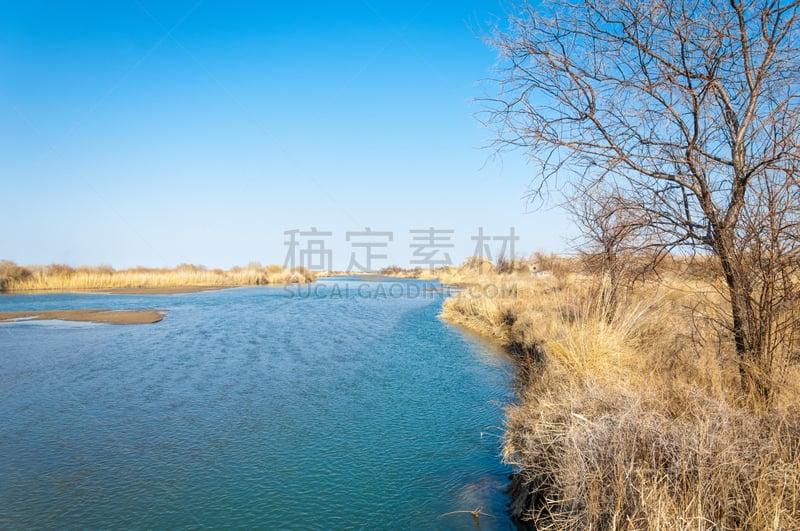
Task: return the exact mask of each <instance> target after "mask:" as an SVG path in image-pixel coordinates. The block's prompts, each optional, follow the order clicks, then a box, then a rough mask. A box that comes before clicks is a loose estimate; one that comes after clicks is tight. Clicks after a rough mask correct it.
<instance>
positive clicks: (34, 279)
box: [0, 260, 315, 292]
mask: <svg viewBox="0 0 800 531" xmlns="http://www.w3.org/2000/svg"><path fill="white" fill-rule="evenodd" d="M314 279H315V276H314V274H313V273H312V272H310V271H308V270H306V269H304V268H295V269H293V270H289V269H286V268H283V267H281V266H268V267H263V266H261V264H258V263H255V262H254V263H251V264H248V266H247V267H235V268H233V269H230V270H228V271H224V270H222V269H206V268H205V267H203V266H198V265H193V264H181V265H179V266H178V267H176V268H174V269H153V268H145V267H136V268H131V269H125V270H120V271H116V270H114V269H113V268H112V267H110V266H97V267H79V268H72V267H70V266H67V265H63V264H51V265H47V266H28V267H21V266H18V265H16V264H15V263H13V262H10V261H7V260H3V261H0V291H7V292H8V291H42V290H51V291H67V290H98V289H115V288H168V287H222V286H258V285H270V284H274V285H283V284H291V283H301V284H302V283H306V282H313V280H314Z"/></svg>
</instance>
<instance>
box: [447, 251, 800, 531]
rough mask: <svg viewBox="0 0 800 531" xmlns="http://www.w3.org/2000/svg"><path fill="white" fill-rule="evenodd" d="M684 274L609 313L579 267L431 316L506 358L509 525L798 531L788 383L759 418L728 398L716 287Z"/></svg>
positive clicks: (525, 280)
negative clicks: (510, 396)
mask: <svg viewBox="0 0 800 531" xmlns="http://www.w3.org/2000/svg"><path fill="white" fill-rule="evenodd" d="M562 265H564V264H562ZM689 269H690V268H688V267H686V266H685V265H682V264H679V263H672V264H671V265H670V266H668V267H666V268H664V269H663V270H662V271H661V274H660V276H658V277H655V278H653V279H650V280H648V281H646V282H640V283H636V284H635V285H633V286H632V287H631V288H630V289H629V290H626V292H625V295H624V297H623V299H622V301H621V304H620V306H619V307H618V308H617V309H616V310H615V311H613V312H611V311H609V309H608V308H606V307H605V306H604V303H603V300H602V298H600V297H598V293H600V292H601V290H599V289H598V283H599V282H600V281H599V280H598V279H599V276H598V275H592V274H591V272H587V271H584V272H580V271H579V268H578V267H572V268H570V267H564V269H562V271H560V272H559V273H558V274H553V275H542V276H532V275H530V274H528V275H513V274H512V275H509V274H498V273H496V272H493V273H492V272H490V273H485V274H484V275H483V276H478V275H474V276H473V278H472V279H471V280H472V281H474V282H477V283H484V284H486V283H495V284H501V283H509V282H511V283H514V284H515V286H516V289H515V290H505V291H503V290H499V289H494V290H487V289H486V288H485V286H484V287H483V288H481V289H472V290H470V289H466V290H464V291H463V292H461V293H460V294H457V295H454V296H453V297H451V298H450V299H448V300H447V301H445V303H444V307H443V311H442V315H443V318H444V319H446V320H448V321H450V322H453V323H457V324H459V325H463V326H465V327H468V328H470V329H472V330H475V331H477V332H479V333H482V334H484V335H487V336H490V337H493V338H495V339H496V340H497V341H499V342H500V343H501V344H503V345H505V346H507V347H508V348H509V349H512V350H513V351H514V352H516V353H517V354H518V355H519V363H520V367H521V369H522V370H521V371H520V374H521V378H520V389H519V400H518V403H517V404H515V405H513V406H511V407H509V409H508V413H507V420H506V436H505V443H504V452H503V454H504V458H505V459H506V461H507V462H509V463H511V464H513V465H514V466H515V469H516V472H517V473H516V475H515V482H514V487H513V489H512V490H513V496H512V497H513V506H512V511H513V513H514V515H515V516H516V517H518V518H522V519H527V520H533V521H535V522H536V525H537V526H538V528H540V529H664V530H668V529H669V530H671V529H687V530H688V529H754V530H755V529H759V530H760V529H800V395H799V394H798V388H797V382H798V375H799V374H798V370H797V367H796V366H790V368H789V369H788V375H787V377H786V378H785V379H784V380H783V381H781V382H775V385H776V386H777V387H779V390H780V392H779V396H778V399H777V400H776V401H775V402H774V404H772V405H770V406H765V405H763V403H760V402H759V401H758V400H755V399H753V397H750V396H748V395H747V393H745V392H744V391H742V387H741V386H740V385H739V381H738V378H739V373H738V369H737V366H736V363H735V358H734V349H733V345H732V344H731V338H730V334H729V332H728V331H727V330H726V326H727V325H728V323H726V322H725V312H724V301H723V300H722V298H721V296H720V295H719V292H718V291H717V290H716V289H714V286H713V284H714V282H716V280H715V279H714V278H713V274H712V273H710V272H709V273H706V274H705V276H703V275H698V274H695V273H696V271H695V272H691V271H689ZM701 272H702V268H701ZM449 273H450V272H445V274H449ZM689 273H692V274H689ZM462 277H463V278H462V280H470V279H467V278H466V275H464V274H462ZM487 293H488V294H494V296H489V295H487Z"/></svg>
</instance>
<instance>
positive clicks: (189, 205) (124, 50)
mask: <svg viewBox="0 0 800 531" xmlns="http://www.w3.org/2000/svg"><path fill="white" fill-rule="evenodd" d="M503 12H504V7H503V5H502V4H501V3H500V2H499V1H492V0H486V1H480V0H464V1H452V2H450V1H441V0H406V1H403V2H398V1H391V2H389V1H378V0H345V1H336V2H331V1H317V2H315V1H303V2H290V1H281V2H277V1H260V2H259V1H252V2H245V1H234V2H224V1H216V0H200V1H198V0H189V1H170V2H163V1H155V0H115V1H112V2H109V1H96V2H87V1H73V2H69V1H49V2H41V1H35V0H26V1H24V2H12V1H2V2H0V172H1V173H0V197H1V198H2V202H0V223H2V230H0V258H5V259H10V260H14V261H16V262H18V263H21V264H37V263H38V264H44V263H52V262H63V263H68V264H71V265H74V266H77V265H82V264H91V265H96V264H110V265H113V266H114V267H118V268H119V267H128V266H134V265H147V266H153V267H162V266H169V267H172V266H175V265H177V264H178V263H181V262H191V263H199V264H205V265H207V266H210V267H226V268H227V267H230V266H233V265H237V264H238V265H244V264H246V263H247V262H249V261H251V260H255V261H261V262H263V263H283V262H284V259H285V257H286V255H287V250H288V247H287V246H285V245H284V241H285V240H286V238H287V237H286V236H285V235H284V232H285V231H288V230H294V229H298V230H304V231H307V230H309V229H310V228H312V227H316V228H317V229H318V230H320V231H329V232H331V233H333V234H332V236H331V237H326V238H325V242H326V248H327V249H330V250H331V251H332V256H333V260H334V263H333V265H334V266H335V267H338V268H343V267H345V266H346V265H347V262H348V260H349V259H350V256H351V253H352V252H355V250H354V248H353V247H352V242H353V240H351V242H346V241H345V233H346V232H347V231H363V230H364V227H370V228H371V229H372V230H374V231H391V232H392V233H393V236H394V237H393V240H392V241H391V242H388V247H386V248H383V249H376V250H375V251H374V253H375V254H379V253H382V254H388V257H387V259H385V260H376V261H375V262H374V263H373V264H372V265H373V266H374V267H382V266H385V265H389V264H390V263H396V264H400V265H409V262H410V260H411V259H413V258H414V257H413V256H412V255H413V252H414V251H413V249H412V248H411V247H410V243H411V241H410V236H409V231H410V230H413V229H423V228H429V227H434V228H436V229H449V230H453V231H454V232H453V233H452V234H451V236H450V242H449V243H452V244H453V245H454V247H453V248H451V249H449V250H447V252H449V253H450V255H451V259H452V261H453V262H457V263H458V262H461V261H462V260H463V259H464V258H465V257H466V256H467V255H470V254H472V253H473V250H474V248H475V243H476V242H475V241H472V240H471V239H470V238H471V237H472V236H475V235H476V234H477V229H478V227H484V233H485V234H486V235H490V236H492V235H508V233H509V228H510V227H514V228H515V231H516V233H517V235H519V237H520V240H519V241H518V242H516V248H515V251H516V253H517V254H528V253H530V252H533V251H536V250H544V251H564V250H566V249H568V242H567V240H566V238H567V237H568V236H569V234H570V232H571V231H570V229H569V227H568V222H567V221H566V220H565V218H564V217H563V215H561V214H560V213H559V212H557V211H554V210H540V211H536V212H533V213H529V212H528V211H529V210H530V209H529V208H527V207H526V204H525V201H524V199H523V196H524V195H525V192H526V188H527V184H528V182H529V180H530V177H531V175H532V174H533V172H534V171H535V168H532V167H530V166H527V165H526V163H525V161H524V157H523V154H522V153H518V154H508V155H505V156H503V158H502V159H500V160H494V159H492V151H491V150H487V149H483V148H482V146H484V145H485V144H487V143H488V142H489V141H491V138H492V137H491V132H490V131H489V130H486V129H484V128H482V127H481V125H480V124H479V122H478V121H477V120H476V119H475V117H474V116H473V115H474V113H475V112H476V111H478V110H479V108H480V107H479V105H478V104H477V103H475V102H474V101H473V99H474V98H477V97H480V96H481V95H483V94H484V93H486V92H487V91H490V90H491V86H490V85H487V84H486V83H481V82H480V81H481V80H482V79H486V78H488V77H490V76H491V75H492V66H493V65H494V63H495V60H496V54H495V52H494V51H493V50H491V49H490V48H489V47H488V46H487V45H486V44H485V43H484V42H482V41H481V39H480V35H483V34H486V32H487V31H488V25H489V23H490V22H491V21H492V20H493V19H495V18H497V17H501V18H502V17H503ZM492 246H493V247H492V249H493V251H494V252H495V253H496V252H498V248H497V246H496V245H495V243H493V244H492ZM359 252H361V253H363V249H362V250H361V251H359ZM440 252H444V250H441V251H440Z"/></svg>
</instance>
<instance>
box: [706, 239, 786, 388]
mask: <svg viewBox="0 0 800 531" xmlns="http://www.w3.org/2000/svg"><path fill="white" fill-rule="evenodd" d="M733 242H734V235H733V230H732V229H721V230H720V231H719V232H718V233H717V237H716V238H715V241H714V249H715V252H716V253H717V256H719V259H720V263H721V265H722V271H723V273H724V276H725V283H726V285H727V287H728V295H729V298H730V305H731V316H732V318H733V330H732V332H733V338H734V344H735V345H736V356H737V363H738V366H739V376H740V380H741V384H742V388H743V390H744V391H746V392H748V393H751V395H752V396H753V397H755V398H758V399H759V400H761V401H763V402H764V403H769V402H770V400H771V399H772V386H771V382H770V367H768V366H765V360H766V359H767V357H766V356H765V352H764V347H765V345H764V344H763V343H764V342H763V341H762V338H763V336H764V335H763V334H762V333H761V330H760V326H759V322H758V319H757V317H756V312H755V309H754V303H753V298H752V293H751V291H752V286H751V285H750V284H751V283H750V280H749V278H748V271H747V267H748V266H747V265H746V264H745V263H744V261H743V260H742V257H741V256H738V255H737V254H736V252H735V251H734V249H735V245H734V243H733Z"/></svg>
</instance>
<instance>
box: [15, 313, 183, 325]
mask: <svg viewBox="0 0 800 531" xmlns="http://www.w3.org/2000/svg"><path fill="white" fill-rule="evenodd" d="M166 314H167V310H40V311H22V312H0V322H10V321H18V320H33V321H43V320H48V319H57V320H60V321H84V322H94V323H108V324H118V325H123V324H151V323H157V322H159V321H160V320H162V319H163V318H164V316H165V315H166Z"/></svg>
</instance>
